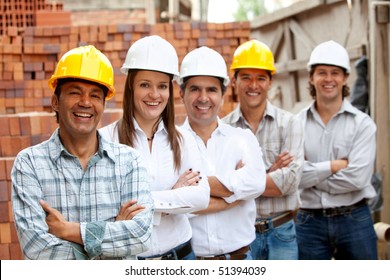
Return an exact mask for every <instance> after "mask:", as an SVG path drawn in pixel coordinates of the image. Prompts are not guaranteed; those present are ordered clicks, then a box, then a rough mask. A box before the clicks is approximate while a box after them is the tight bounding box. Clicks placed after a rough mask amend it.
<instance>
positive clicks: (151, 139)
mask: <svg viewBox="0 0 390 280" xmlns="http://www.w3.org/2000/svg"><path fill="white" fill-rule="evenodd" d="M153 138H154V134H153V135H152V137H150V138H148V137H146V139H147V140H148V141H153Z"/></svg>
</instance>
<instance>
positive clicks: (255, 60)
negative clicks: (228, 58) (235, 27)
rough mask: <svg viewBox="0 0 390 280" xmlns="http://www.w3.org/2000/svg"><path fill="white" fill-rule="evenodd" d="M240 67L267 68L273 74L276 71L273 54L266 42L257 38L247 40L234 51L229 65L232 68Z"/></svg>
mask: <svg viewBox="0 0 390 280" xmlns="http://www.w3.org/2000/svg"><path fill="white" fill-rule="evenodd" d="M242 68H254V69H263V70H268V71H270V72H271V74H272V75H273V74H275V73H276V68H275V65H274V55H273V54H272V51H271V50H270V48H269V47H268V46H267V45H266V44H264V43H262V42H260V41H258V40H250V41H247V42H245V43H243V44H242V45H240V46H239V47H238V48H237V49H236V51H235V52H234V55H233V62H232V65H231V67H230V69H232V70H236V69H242Z"/></svg>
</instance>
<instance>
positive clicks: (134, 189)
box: [11, 129, 153, 259]
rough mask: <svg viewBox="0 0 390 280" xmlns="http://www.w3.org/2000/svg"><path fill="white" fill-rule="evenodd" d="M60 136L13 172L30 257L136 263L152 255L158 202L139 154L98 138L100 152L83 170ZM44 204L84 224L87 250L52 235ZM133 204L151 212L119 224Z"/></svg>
mask: <svg viewBox="0 0 390 280" xmlns="http://www.w3.org/2000/svg"><path fill="white" fill-rule="evenodd" d="M58 132H59V130H58V129H57V130H56V131H55V132H54V133H53V135H52V136H51V138H50V139H49V140H47V141H45V142H42V143H41V144H38V145H36V146H33V147H29V148H27V149H25V150H23V151H21V152H20V153H19V154H18V156H17V157H16V159H15V162H14V166H13V169H12V173H11V176H12V207H13V215H14V219H15V225H16V229H17V234H18V238H19V242H20V246H21V248H22V250H23V254H24V257H25V258H26V259H79V258H85V259H118V258H119V259H122V258H126V259H128V258H130V259H131V258H134V256H135V255H136V254H139V253H141V252H144V251H146V250H147V249H148V246H149V242H150V241H149V240H150V235H151V230H152V216H153V201H152V198H151V195H150V189H149V178H148V174H147V171H146V168H145V166H144V164H143V162H142V161H141V157H140V155H139V153H138V152H137V151H136V150H135V149H132V148H130V147H128V146H125V145H120V144H114V143H111V142H107V141H106V140H104V139H103V138H102V137H100V135H99V134H98V141H99V149H98V152H97V153H96V154H95V155H94V156H93V157H92V158H91V160H90V162H89V164H88V166H87V168H86V169H85V170H83V168H82V166H81V164H80V162H79V160H78V158H77V157H75V156H73V155H71V154H70V153H69V152H68V151H67V150H66V149H65V147H64V146H63V145H62V144H61V141H60V139H59V136H58ZM40 199H43V200H45V201H46V202H47V203H48V204H49V205H50V206H51V207H53V208H55V209H57V210H58V211H60V212H61V213H62V215H63V216H64V217H65V219H66V220H67V221H70V222H78V223H80V230H81V237H82V240H83V243H84V245H83V246H80V245H78V244H75V243H72V242H69V241H66V240H62V239H59V238H57V237H56V236H54V235H52V234H50V233H49V232H48V226H47V224H46V222H45V218H46V215H45V212H44V211H43V209H42V207H41V206H40V204H39V200H40ZM131 199H135V200H137V201H138V203H139V204H141V205H144V206H145V207H146V209H145V210H144V211H142V212H141V213H139V214H138V215H136V216H135V217H134V218H133V219H132V220H127V221H117V222H116V221H115V218H116V216H117V215H118V213H119V210H120V207H121V205H122V204H123V203H125V202H127V201H129V200H131Z"/></svg>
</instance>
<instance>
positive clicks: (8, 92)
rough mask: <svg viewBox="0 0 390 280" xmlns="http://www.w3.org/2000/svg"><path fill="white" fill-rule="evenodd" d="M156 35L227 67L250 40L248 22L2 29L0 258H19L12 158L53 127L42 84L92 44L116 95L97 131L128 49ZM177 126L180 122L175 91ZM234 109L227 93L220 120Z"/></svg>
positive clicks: (113, 113)
mask: <svg viewBox="0 0 390 280" xmlns="http://www.w3.org/2000/svg"><path fill="white" fill-rule="evenodd" d="M152 34H156V35H160V36H161V37H163V38H165V39H167V40H168V41H170V42H171V43H172V44H173V45H174V46H175V48H176V50H177V53H178V55H179V61H181V60H182V59H183V57H184V56H185V55H186V54H187V53H188V52H189V51H191V50H192V49H195V48H197V47H200V46H203V45H205V46H208V47H211V48H213V49H215V50H216V51H218V52H220V53H221V54H222V56H223V57H224V58H225V61H226V63H227V65H228V66H230V63H231V58H232V55H233V52H234V50H235V49H236V48H237V46H238V45H239V44H241V43H243V42H244V41H247V40H248V39H249V23H248V22H242V23H239V22H236V23H223V24H215V23H190V22H183V23H175V24H168V23H164V24H156V25H145V24H134V25H127V24H125V25H99V26H78V27H75V26H72V27H71V26H63V27H25V28H18V27H7V29H6V30H5V33H4V34H3V35H2V36H1V37H0V259H2V260H8V259H21V258H22V253H21V251H20V247H19V244H18V240H17V236H16V231H15V226H14V221H13V217H12V208H11V179H10V171H11V168H12V164H13V161H14V157H15V156H16V155H17V153H18V152H19V151H20V150H22V149H23V148H26V147H28V146H31V145H34V144H37V143H40V142H41V141H43V140H46V139H48V138H49V136H50V135H51V133H52V132H53V130H54V129H55V128H56V127H57V124H56V121H55V117H54V113H53V112H52V110H51V107H50V98H51V95H52V92H51V91H50V89H49V88H48V85H47V80H48V78H49V77H50V76H51V75H52V73H53V71H54V68H55V64H56V62H57V61H58V59H59V58H60V57H61V56H62V55H63V54H64V53H65V52H66V51H68V50H69V49H71V48H74V47H77V46H79V45H85V44H92V45H95V46H96V47H97V48H98V49H100V50H101V51H102V52H103V53H104V54H106V55H107V56H108V57H109V59H110V60H111V62H112V64H113V66H114V70H115V87H116V89H117V94H116V96H115V97H114V98H112V99H111V100H109V101H108V102H107V109H106V111H105V113H104V116H103V118H102V121H101V124H100V126H103V125H106V124H109V123H111V122H113V121H114V120H116V119H118V118H119V117H120V116H121V108H122V98H123V84H124V81H125V76H124V75H123V74H121V73H120V71H119V69H120V67H121V65H122V63H123V61H124V59H125V56H126V53H127V50H128V48H129V47H130V45H131V44H132V43H133V42H134V41H136V40H138V39H139V38H141V37H143V36H146V35H152ZM175 102H176V122H177V123H181V122H182V121H183V120H184V118H185V109H184V105H183V104H181V102H180V98H179V93H178V87H177V86H176V87H175ZM233 107H234V103H233V100H232V95H231V89H230V88H228V91H227V93H226V95H225V103H224V106H223V108H222V112H221V116H223V115H225V114H226V113H228V112H230V111H231V110H232V109H233Z"/></svg>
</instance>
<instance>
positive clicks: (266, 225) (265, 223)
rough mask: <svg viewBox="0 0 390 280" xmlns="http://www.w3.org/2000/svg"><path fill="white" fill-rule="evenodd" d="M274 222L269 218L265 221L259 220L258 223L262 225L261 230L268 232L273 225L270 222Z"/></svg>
mask: <svg viewBox="0 0 390 280" xmlns="http://www.w3.org/2000/svg"><path fill="white" fill-rule="evenodd" d="M271 223H272V221H269V220H264V221H260V222H258V225H260V227H261V231H260V232H267V231H269V230H270V228H271V226H270V224H271Z"/></svg>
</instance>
